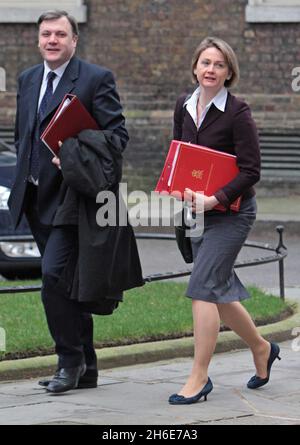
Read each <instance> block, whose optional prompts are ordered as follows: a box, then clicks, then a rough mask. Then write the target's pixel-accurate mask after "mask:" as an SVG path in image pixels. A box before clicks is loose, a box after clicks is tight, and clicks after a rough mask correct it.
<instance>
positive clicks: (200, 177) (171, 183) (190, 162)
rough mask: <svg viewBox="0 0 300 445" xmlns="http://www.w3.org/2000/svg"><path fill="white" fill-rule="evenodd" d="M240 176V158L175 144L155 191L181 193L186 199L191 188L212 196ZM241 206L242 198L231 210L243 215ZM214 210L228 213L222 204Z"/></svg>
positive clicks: (168, 155) (195, 146)
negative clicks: (185, 193)
mask: <svg viewBox="0 0 300 445" xmlns="http://www.w3.org/2000/svg"><path fill="white" fill-rule="evenodd" d="M238 173H239V169H238V167H237V165H236V156H234V155H231V154H228V153H223V152H220V151H217V150H213V149H211V148H207V147H202V146H200V145H194V144H189V143H187V142H181V141H175V140H173V141H172V142H171V145H170V148H169V152H168V154H167V158H166V161H165V165H164V168H163V170H162V173H161V176H160V178H159V181H158V183H157V185H156V188H155V191H156V192H158V193H167V194H174V192H180V193H181V195H182V197H183V193H184V190H185V188H189V189H191V190H193V191H195V192H202V193H204V194H205V195H207V196H211V195H213V194H214V193H215V192H216V191H217V190H219V189H220V188H222V187H224V185H226V184H228V182H230V181H231V180H232V179H234V178H235V177H236V176H237V174H238ZM240 203H241V197H239V198H238V199H237V200H236V201H234V202H233V203H232V204H231V205H230V208H231V210H235V211H239V208H240ZM214 208H215V209H217V210H222V211H225V210H226V209H225V207H224V206H223V205H222V204H218V205H217V206H216V207H214Z"/></svg>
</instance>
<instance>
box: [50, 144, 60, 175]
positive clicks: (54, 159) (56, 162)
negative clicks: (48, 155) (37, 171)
mask: <svg viewBox="0 0 300 445" xmlns="http://www.w3.org/2000/svg"><path fill="white" fill-rule="evenodd" d="M58 145H59V147H61V146H62V142H61V141H58ZM52 163H53V164H54V165H56V167H57V168H59V170H61V165H60V159H59V158H58V157H57V156H54V158H53V159H52Z"/></svg>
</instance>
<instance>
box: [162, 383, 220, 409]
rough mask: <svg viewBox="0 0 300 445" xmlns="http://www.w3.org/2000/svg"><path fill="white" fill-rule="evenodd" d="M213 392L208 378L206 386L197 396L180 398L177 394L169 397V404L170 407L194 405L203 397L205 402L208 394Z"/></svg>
mask: <svg viewBox="0 0 300 445" xmlns="http://www.w3.org/2000/svg"><path fill="white" fill-rule="evenodd" d="M212 390H213V384H212V381H211V380H210V378H209V377H208V380H207V383H206V385H205V386H204V387H203V388H202V389H201V391H200V392H198V394H196V395H195V396H192V397H184V396H180V395H179V394H172V395H171V396H170V397H169V403H170V404H171V405H190V404H191V403H196V402H198V400H200V399H201V398H202V397H204V400H205V401H206V400H207V396H208V394H209V393H210V392H211V391H212Z"/></svg>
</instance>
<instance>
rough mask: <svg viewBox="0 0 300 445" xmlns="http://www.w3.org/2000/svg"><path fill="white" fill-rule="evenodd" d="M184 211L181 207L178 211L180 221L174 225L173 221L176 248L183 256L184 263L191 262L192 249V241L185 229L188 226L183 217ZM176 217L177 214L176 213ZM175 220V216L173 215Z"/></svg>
mask: <svg viewBox="0 0 300 445" xmlns="http://www.w3.org/2000/svg"><path fill="white" fill-rule="evenodd" d="M184 212H185V209H183V211H182V212H180V214H179V216H180V217H181V221H182V222H181V223H180V224H178V225H176V223H175V237H176V242H177V246H178V249H179V250H180V253H181V255H182V256H183V259H184V261H185V262H186V263H192V262H193V250H192V243H191V238H190V237H189V236H187V233H186V232H187V231H188V230H189V229H190V227H189V226H187V225H186V223H185V218H184ZM177 218H178V215H177ZM175 221H176V217H175Z"/></svg>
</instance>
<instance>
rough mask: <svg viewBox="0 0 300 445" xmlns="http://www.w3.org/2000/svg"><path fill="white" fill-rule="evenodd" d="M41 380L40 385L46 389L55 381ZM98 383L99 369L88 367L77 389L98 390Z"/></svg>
mask: <svg viewBox="0 0 300 445" xmlns="http://www.w3.org/2000/svg"><path fill="white" fill-rule="evenodd" d="M58 373H59V370H57V371H56V372H55V374H54V377H53V379H55V378H56V377H57V376H58ZM53 379H51V380H40V381H39V382H38V384H39V385H40V386H43V387H44V388H45V387H47V386H48V385H49V383H50V382H51V381H52V380H53ZM97 382H98V369H97V368H95V367H89V366H87V368H86V371H85V373H84V374H83V375H82V376H81V377H80V378H79V381H78V385H77V388H76V389H86V388H97Z"/></svg>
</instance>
